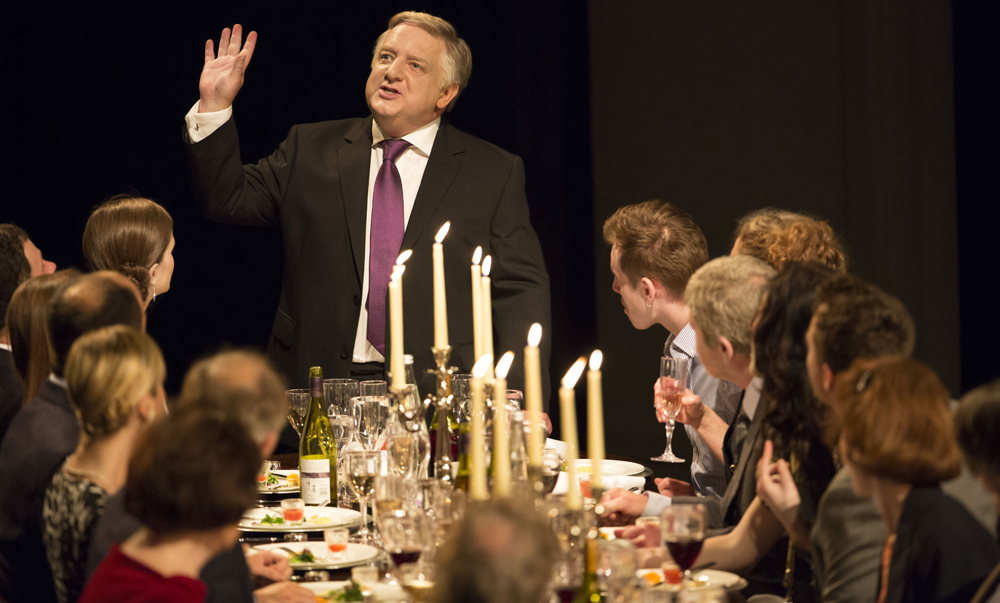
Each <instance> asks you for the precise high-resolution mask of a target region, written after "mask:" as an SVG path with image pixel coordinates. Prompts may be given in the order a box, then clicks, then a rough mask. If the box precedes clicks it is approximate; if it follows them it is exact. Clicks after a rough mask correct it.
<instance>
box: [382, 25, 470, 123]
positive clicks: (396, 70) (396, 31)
mask: <svg viewBox="0 0 1000 603" xmlns="http://www.w3.org/2000/svg"><path fill="white" fill-rule="evenodd" d="M444 56H445V43H444V41H443V40H441V39H439V38H435V37H434V36H432V35H431V34H429V33H427V32H426V31H424V30H422V29H420V28H419V27H414V26H412V25H407V24H402V25H397V26H396V27H393V28H392V30H390V31H389V33H388V34H387V35H386V37H385V40H383V42H382V46H381V48H379V50H378V52H377V53H376V56H375V60H374V61H373V63H372V72H371V75H369V76H368V84H367V85H366V86H365V97H366V98H367V100H368V107H369V108H370V109H371V111H372V115H374V116H375V120H376V121H377V122H378V125H379V127H381V128H382V130H384V131H385V132H386V134H388V135H389V136H392V137H394V138H398V137H400V136H405V135H406V134H409V133H410V132H413V131H414V130H417V129H419V128H421V127H423V126H425V125H427V124H428V123H430V122H432V121H434V119H436V118H437V117H438V116H439V115H441V113H443V112H444V109H445V107H447V106H448V103H449V102H451V99H452V98H454V97H455V93H456V92H457V91H458V85H457V84H450V85H449V86H447V87H444V88H442V81H443V78H444V68H443V67H442V64H441V63H442V59H443V58H444Z"/></svg>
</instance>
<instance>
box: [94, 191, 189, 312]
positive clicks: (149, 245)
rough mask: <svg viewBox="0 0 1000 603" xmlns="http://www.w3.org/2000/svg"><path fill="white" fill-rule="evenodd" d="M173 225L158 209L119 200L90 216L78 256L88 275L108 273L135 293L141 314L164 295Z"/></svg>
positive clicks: (140, 202) (171, 260)
mask: <svg viewBox="0 0 1000 603" xmlns="http://www.w3.org/2000/svg"><path fill="white" fill-rule="evenodd" d="M173 231H174V221H173V218H171V217H170V214H169V213H167V210H165V209H163V207H162V206H161V205H159V204H158V203H155V202H153V201H150V200H149V199H143V198H141V197H131V196H128V195H119V196H117V197H114V198H112V199H110V200H108V201H105V202H104V203H102V204H101V205H100V206H99V207H98V208H97V209H95V210H94V213H92V214H90V218H89V219H88V220H87V226H86V227H85V228H84V230H83V257H84V259H85V260H86V262H87V266H88V268H90V269H91V270H114V271H116V272H120V273H122V274H124V275H125V276H127V277H128V278H129V279H130V280H131V281H132V282H134V283H135V284H136V286H137V287H138V288H139V294H140V295H141V296H142V300H143V311H145V310H146V308H148V307H149V303H150V302H151V301H153V300H155V299H156V296H157V294H159V295H162V294H164V293H166V292H167V291H169V290H170V279H171V277H172V276H173V273H174V256H173V251H174V234H173Z"/></svg>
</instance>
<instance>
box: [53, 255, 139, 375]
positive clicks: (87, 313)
mask: <svg viewBox="0 0 1000 603" xmlns="http://www.w3.org/2000/svg"><path fill="white" fill-rule="evenodd" d="M111 325H128V326H130V327H135V328H136V329H141V328H142V307H141V306H140V305H139V296H138V291H137V290H136V288H135V286H134V285H131V283H129V281H128V279H126V278H125V277H124V276H122V275H120V274H118V273H117V272H110V271H101V272H94V273H91V274H87V275H84V276H81V277H77V278H74V279H70V280H68V281H66V283H65V284H64V285H63V286H62V287H60V289H59V290H58V291H57V292H56V293H55V295H54V296H53V297H52V300H51V301H50V302H49V338H50V340H51V342H52V349H53V351H54V352H55V366H54V367H53V371H54V372H55V374H56V375H59V376H60V377H61V376H62V374H63V367H64V366H65V364H66V356H67V355H68V354H69V349H70V347H71V346H72V345H73V342H74V341H76V339H77V337H79V336H80V335H83V334H84V333H87V332H88V331H93V330H94V329H99V328H101V327H108V326H111Z"/></svg>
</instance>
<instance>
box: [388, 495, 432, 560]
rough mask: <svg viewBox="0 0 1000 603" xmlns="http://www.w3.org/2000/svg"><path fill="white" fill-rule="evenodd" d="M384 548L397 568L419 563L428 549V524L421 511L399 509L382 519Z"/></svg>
mask: <svg viewBox="0 0 1000 603" xmlns="http://www.w3.org/2000/svg"><path fill="white" fill-rule="evenodd" d="M380 530H381V532H382V548H383V549H385V552H386V553H388V554H389V557H390V558H391V559H392V562H393V564H395V566H396V567H397V568H402V567H403V566H405V565H407V564H411V563H417V562H418V561H419V560H420V556H421V555H422V554H423V553H424V550H425V549H427V548H428V540H429V538H428V530H427V522H426V521H425V518H424V514H423V513H422V512H421V511H406V510H403V509H397V510H395V511H391V512H388V513H386V514H385V515H383V516H382V517H381V526H380Z"/></svg>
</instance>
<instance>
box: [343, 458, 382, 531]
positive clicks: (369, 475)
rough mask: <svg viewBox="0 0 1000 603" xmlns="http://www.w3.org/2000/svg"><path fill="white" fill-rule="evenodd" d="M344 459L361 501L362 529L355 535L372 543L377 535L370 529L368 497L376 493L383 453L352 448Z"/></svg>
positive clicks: (352, 485) (347, 471) (348, 474)
mask: <svg viewBox="0 0 1000 603" xmlns="http://www.w3.org/2000/svg"><path fill="white" fill-rule="evenodd" d="M344 461H345V469H346V473H347V477H348V479H350V480H351V487H352V488H354V492H355V493H356V494H357V495H358V499H359V500H360V501H361V529H360V530H358V532H357V533H356V534H355V535H354V538H355V541H356V542H361V543H365V544H368V543H372V542H374V541H375V535H374V534H373V532H372V531H371V530H369V529H368V499H369V497H370V496H372V495H373V494H374V493H375V478H376V477H377V476H378V475H379V469H380V466H381V462H382V455H381V454H379V453H378V452H377V451H375V450H352V451H351V452H348V453H347V456H346V457H345V458H344Z"/></svg>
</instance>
